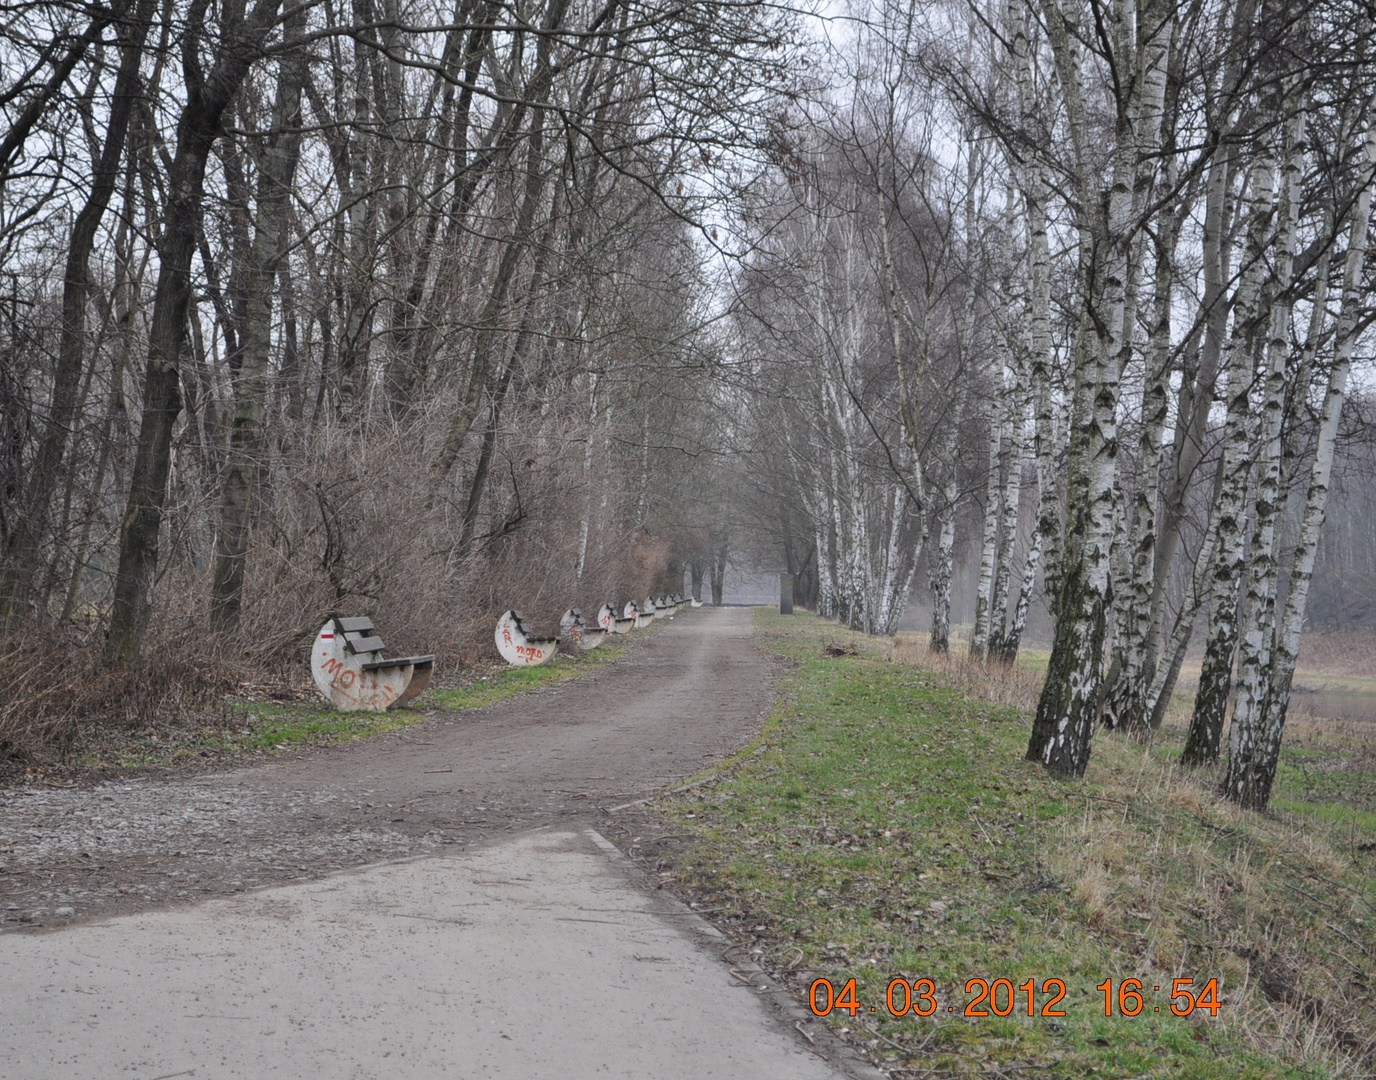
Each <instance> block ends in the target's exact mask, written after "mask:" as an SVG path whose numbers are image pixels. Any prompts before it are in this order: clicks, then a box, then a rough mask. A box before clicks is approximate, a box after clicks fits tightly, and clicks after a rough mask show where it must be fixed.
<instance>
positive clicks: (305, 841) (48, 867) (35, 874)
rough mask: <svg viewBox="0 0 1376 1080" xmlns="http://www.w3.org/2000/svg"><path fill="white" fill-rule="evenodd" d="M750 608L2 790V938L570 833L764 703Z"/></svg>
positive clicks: (707, 749) (735, 737)
mask: <svg viewBox="0 0 1376 1080" xmlns="http://www.w3.org/2000/svg"><path fill="white" fill-rule="evenodd" d="M773 686H774V679H773V673H772V671H771V668H770V664H769V661H768V660H766V658H765V657H764V656H763V655H762V654H761V653H759V652H758V651H757V650H756V649H755V648H754V646H753V645H752V643H751V629H750V613H749V611H748V610H745V609H731V608H726V609H719V610H711V609H706V608H704V609H702V610H699V611H693V612H685V613H684V614H682V615H680V616H679V617H678V618H677V619H675V620H674V622H673V623H671V624H670V625H669V626H667V627H665V628H664V629H662V630H660V631H658V632H656V633H654V634H650V635H646V636H645V637H643V638H639V639H636V638H634V637H633V638H632V641H631V648H630V650H629V651H628V653H627V655H626V656H624V657H622V658H620V659H618V660H616V661H615V662H613V663H611V664H608V665H606V666H604V667H599V668H598V669H597V670H595V671H593V672H590V673H589V674H588V675H586V676H584V677H583V678H581V679H579V680H576V681H574V682H572V683H566V684H564V685H562V686H558V687H554V688H551V689H548V690H543V691H534V692H531V693H527V694H524V695H522V696H520V697H518V698H513V699H510V700H508V701H506V702H502V703H501V704H498V705H495V706H492V707H490V708H487V709H483V710H473V711H464V712H460V713H435V714H433V715H432V716H431V717H430V718H428V719H427V720H426V721H424V722H423V723H421V724H418V725H416V726H414V727H410V728H407V729H405V730H403V731H399V732H395V733H392V734H390V735H383V736H378V737H375V738H373V739H369V740H367V741H364V742H360V743H353V744H349V745H346V746H340V747H330V748H323V749H318V750H311V751H305V752H302V753H298V754H294V755H291V756H288V757H283V758H280V759H275V760H273V761H272V762H270V763H266V764H262V765H258V766H254V767H250V768H240V769H236V770H234V771H231V772H226V773H220V774H211V775H199V776H193V777H184V778H170V779H167V778H148V779H141V780H136V781H131V782H127V783H108V784H104V785H102V786H100V787H96V788H93V789H92V788H84V789H83V788H55V787H46V786H43V785H41V784H29V785H25V786H21V787H15V788H8V789H0V909H2V910H0V919H2V920H3V921H0V931H9V932H15V931H18V932H29V933H33V932H38V931H42V930H51V929H53V928H56V927H61V926H68V925H72V924H74V923H77V922H80V921H82V920H85V919H90V918H94V917H103V916H108V915H112V914H121V913H127V912H132V911H142V910H148V909H151V908H159V907H164V906H167V905H177V904H187V903H192V902H196V901H200V900H204V899H206V898H209V897H213V896H224V895H231V894H234V893H238V892H241V891H244V890H250V889H255V888H260V887H262V886H264V885H269V884H281V883H286V882H303V881H310V880H315V879H319V878H321V877H323V876H325V875H327V874H331V873H333V872H336V871H338V870H341V869H345V868H350V867H358V866H363V865H367V864H371V863H377V862H381V861H384V860H390V859H396V858H399V857H404V856H411V855H420V854H425V853H432V852H436V851H453V850H471V849H473V848H475V847H476V846H479V845H484V844H489V843H492V842H494V841H496V840H499V839H503V838H506V837H509V836H510V835H512V834H513V833H516V832H521V831H524V830H528V829H531V828H535V827H539V826H552V825H573V826H576V825H577V824H578V823H580V822H585V821H587V820H590V819H592V818H593V817H594V816H596V811H597V808H599V807H604V806H609V805H614V804H616V803H622V802H628V801H631V800H633V799H635V798H638V797H641V796H643V795H646V794H649V793H651V792H653V791H656V790H660V789H662V788H663V787H664V786H665V785H668V784H672V783H673V782H675V781H678V780H681V779H682V778H683V777H685V776H690V775H692V774H693V773H695V772H697V771H698V770H699V769H701V768H702V767H703V766H704V765H705V764H707V763H709V762H711V761H715V760H719V759H720V758H721V757H723V756H725V755H726V754H728V753H730V752H731V751H732V750H733V749H735V748H736V747H738V746H740V745H741V744H742V743H744V742H745V741H747V740H748V739H749V738H750V737H751V735H752V734H753V733H754V732H755V731H757V730H758V728H759V724H760V722H761V720H762V717H763V715H764V714H765V712H766V711H767V710H768V709H769V708H770V706H771V704H772V702H773V696H774V689H773Z"/></svg>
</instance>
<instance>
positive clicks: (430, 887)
mask: <svg viewBox="0 0 1376 1080" xmlns="http://www.w3.org/2000/svg"><path fill="white" fill-rule="evenodd" d="M636 644H637V648H636V649H634V650H633V652H632V654H631V655H630V656H628V657H626V658H625V659H623V660H621V661H618V662H617V663H616V664H613V665H611V666H610V667H608V668H606V669H602V670H599V671H597V672H596V673H594V674H593V675H592V676H590V677H589V678H588V679H586V680H582V681H579V682H576V683H572V684H568V685H566V686H564V687H561V688H558V689H556V690H553V691H549V692H547V693H546V694H543V695H538V696H537V695H532V696H529V697H526V698H522V699H519V700H517V701H511V702H507V703H504V704H503V705H501V706H498V707H495V708H493V709H490V710H485V711H484V712H482V713H476V714H466V715H451V716H437V717H435V718H433V719H432V720H430V721H428V722H427V723H426V724H424V725H421V726H419V727H417V728H413V729H409V731H408V732H406V733H404V734H402V735H399V736H396V737H391V738H389V739H387V740H385V741H376V742H369V743H363V744H358V745H356V746H350V747H347V748H342V749H339V750H332V751H328V752H325V753H316V754H312V755H309V756H307V757H305V758H302V759H300V760H295V761H290V762H282V763H277V764H274V765H273V766H271V767H267V768H260V769H254V770H239V771H237V772H234V773H230V774H225V775H221V776H213V777H200V778H195V779H191V780H176V781H170V782H167V781H163V782H158V781H146V782H143V783H138V784H130V785H120V786H117V787H114V788H105V789H97V790H96V791H87V792H75V791H61V792H57V791H54V792H40V793H37V794H30V795H22V794H14V793H11V794H10V795H7V796H6V801H5V803H4V804H3V805H0V814H3V815H4V816H3V817H0V822H3V824H2V825H0V829H3V831H0V852H4V854H0V858H2V859H4V860H5V866H6V869H5V872H4V874H2V875H0V896H5V895H13V894H14V893H13V891H11V893H9V894H6V892H5V890H6V888H7V887H8V886H10V885H11V884H12V883H14V882H16V881H17V882H19V883H20V884H21V885H22V886H24V887H25V888H26V889H27V890H28V892H27V893H26V895H25V900H26V903H27V904H35V903H42V904H45V905H47V906H45V907H35V908H33V909H32V910H24V905H16V906H15V907H16V909H17V910H18V915H15V914H14V912H13V911H12V910H9V909H10V905H9V904H7V905H6V907H7V915H8V917H9V918H10V919H12V920H14V919H18V920H20V921H18V922H11V923H10V924H8V925H10V926H11V927H12V928H16V927H17V928H21V929H25V930H27V931H28V932H27V933H24V932H21V933H10V934H6V935H4V936H0V973H3V976H2V977H0V1080H42V1078H46V1077H53V1078H58V1077H61V1078H63V1080H77V1078H82V1077H91V1078H96V1077H102V1078H103V1077H137V1078H141V1080H167V1078H171V1077H182V1076H186V1077H196V1078H198V1080H205V1078H211V1077H213V1078H220V1077H246V1078H259V1077H302V1078H307V1077H322V1078H324V1077H328V1078H335V1077H339V1078H345V1077H347V1078H355V1077H358V1078H364V1077H367V1078H372V1077H379V1078H382V1077H386V1078H388V1080H390V1078H393V1077H398V1078H407V1077H460V1078H469V1077H473V1078H489V1077H507V1078H512V1080H517V1078H520V1080H528V1078H529V1080H534V1078H542V1077H551V1078H558V1080H581V1078H583V1077H601V1076H623V1077H644V1078H654V1080H659V1078H677V1077H683V1078H685V1080H686V1078H689V1077H692V1078H698V1077H725V1078H736V1077H739V1078H747V1077H749V1078H763V1080H771V1078H775V1077H777V1078H779V1080H813V1078H817V1080H824V1078H835V1077H840V1076H844V1075H861V1074H862V1073H864V1071H865V1070H864V1069H863V1066H861V1065H859V1063H858V1062H856V1061H855V1060H854V1059H852V1058H848V1057H847V1055H845V1054H844V1053H842V1054H839V1055H838V1054H837V1053H836V1047H835V1045H834V1044H833V1043H832V1042H830V1040H828V1039H827V1038H826V1037H825V1036H824V1035H823V1033H822V1032H821V1031H820V1030H817V1029H814V1030H815V1031H816V1034H815V1038H816V1040H817V1041H816V1044H815V1046H814V1045H813V1044H812V1043H809V1042H805V1041H804V1039H803V1037H801V1036H800V1035H799V1034H797V1032H796V1031H795V1029H794V1025H795V1022H796V1018H797V1014H796V1012H795V1013H793V1014H790V1013H789V1012H788V1011H787V1009H784V1010H782V1011H781V1009H780V1006H779V999H778V998H776V997H773V996H772V995H769V994H761V993H760V992H758V991H757V990H756V989H754V988H752V987H749V986H746V985H743V984H742V983H741V981H740V980H739V979H738V978H737V977H734V976H733V975H732V973H731V971H730V970H729V968H728V967H727V965H726V964H725V963H723V962H722V960H721V959H720V958H719V954H720V952H721V945H722V944H723V943H722V942H721V941H720V939H718V940H717V941H716V942H715V944H716V948H713V947H712V946H713V944H714V942H713V940H712V935H713V934H714V932H713V931H711V930H710V928H708V927H706V926H705V925H704V924H702V923H701V922H700V921H699V920H698V919H697V918H696V917H695V916H693V915H692V914H691V913H690V912H688V911H686V910H685V909H683V908H682V907H681V906H679V905H677V904H676V903H675V902H674V901H673V900H671V899H670V898H668V897H666V896H665V894H663V893H656V892H654V891H653V890H648V889H646V888H644V887H642V882H641V881H640V879H639V876H638V872H637V871H635V870H634V869H633V868H631V867H630V866H628V865H627V864H626V863H625V862H624V861H623V860H621V859H620V858H619V857H617V856H616V855H615V852H614V849H611V847H610V845H609V844H607V842H606V841H605V840H602V838H601V837H600V836H599V835H598V834H597V833H596V832H594V831H593V830H592V829H591V828H590V827H589V824H588V820H589V818H590V815H589V813H588V808H589V806H590V804H597V803H601V804H603V805H605V804H606V803H608V802H612V801H616V800H621V801H625V800H627V799H630V798H634V797H636V796H637V795H643V794H645V793H647V792H648V791H651V790H655V789H656V788H657V787H659V786H662V785H663V784H664V783H666V782H672V781H673V780H677V779H681V778H682V777H683V776H685V775H688V774H690V773H691V772H692V771H694V770H696V769H697V768H698V767H699V766H700V764H701V763H702V761H703V760H704V759H705V758H708V757H717V756H720V755H721V754H723V753H725V752H728V751H729V750H730V749H731V748H733V747H734V746H737V745H739V744H740V743H741V742H744V741H745V740H746V739H748V738H749V737H750V735H751V734H752V733H753V732H754V730H756V729H757V727H758V723H759V719H760V716H761V715H762V713H763V711H764V710H765V709H767V708H768V706H769V703H770V701H771V700H772V679H771V678H770V673H769V670H768V667H767V664H766V663H765V662H764V660H763V659H762V658H761V657H760V656H759V655H758V654H757V653H756V652H755V651H754V649H753V648H752V647H751V645H750V642H749V616H748V613H747V612H739V611H730V610H727V611H718V612H708V611H703V612H698V613H694V615H693V616H691V617H689V618H686V619H685V618H680V619H679V620H676V625H671V626H670V627H667V628H665V629H664V630H663V631H661V632H660V633H658V634H655V635H652V636H648V637H646V638H645V639H643V640H642V641H641V642H639V643H636ZM439 769H446V770H451V771H446V772H437V771H431V770H439ZM467 822H475V823H477V824H475V825H469V824H465V823H467ZM478 826H482V827H481V828H480V827H478ZM261 846H267V847H269V848H270V849H271V854H270V855H268V856H263V855H261V853H257V854H256V853H255V849H256V848H258V847H261ZM226 849H227V850H226ZM350 849H352V850H350ZM388 854H390V855H398V854H400V855H403V856H410V857H406V858H401V859H394V860H392V861H387V862H379V861H378V859H379V857H380V856H382V855H388ZM44 855H46V856H47V858H48V860H49V861H50V862H51V863H52V864H53V865H56V866H58V867H62V866H66V865H67V864H68V863H69V862H70V863H72V864H74V865H75V866H76V867H77V869H73V870H70V871H62V870H58V871H55V872H53V873H51V874H50V875H49V877H48V878H47V879H46V884H47V885H48V887H47V888H40V887H39V886H40V885H42V884H44V880H45V879H44V878H43V877H42V871H41V864H42V862H43V856H44ZM296 860H300V861H299V862H298V861H296ZM350 860H351V861H352V862H353V863H355V864H357V863H371V865H365V866H363V867H362V868H357V867H356V868H352V869H349V868H345V869H340V867H341V866H344V865H346V864H347V863H348V862H349V861H350ZM83 862H86V863H87V864H88V865H93V866H96V867H99V869H97V870H86V871H82V870H81V869H80V867H81V864H82V863H83ZM288 864H290V865H288ZM274 868H276V869H280V870H281V871H282V872H283V873H284V874H285V876H288V877H291V876H295V877H296V878H297V879H298V880H296V881H295V882H294V883H291V884H275V885H271V886H268V887H261V886H260V887H257V888H255V887H253V884H254V882H255V881H261V880H262V879H263V878H268V879H271V878H272V875H273V873H274ZM172 874H176V875H178V876H176V877H170V876H169V875H172ZM93 876H94V877H96V878H98V879H99V881H98V883H95V884H93V883H92V880H91V879H92V877H93ZM278 880H280V877H279V879H278ZM119 881H127V882H131V883H132V885H131V886H128V887H126V888H125V891H123V892H114V893H110V892H109V886H110V885H111V884H112V883H115V882H119ZM169 885H171V886H176V885H184V886H189V887H188V888H181V889H178V888H170V887H169ZM83 889H84V890H85V892H84V893H83V892H82V890H83ZM193 890H199V895H196V894H193ZM179 893H180V894H181V895H180V896H179V895H178V894H179ZM193 901H196V902H193ZM78 905H80V907H79V908H78ZM59 908H61V909H62V910H63V914H62V915H61V916H57V915H55V914H54V913H55V912H56V911H57V910H58V909H59ZM68 908H71V909H72V911H71V913H70V914H68V913H67V910H66V909H68ZM121 912H124V913H121ZM23 920H27V921H23ZM54 927H60V928H57V929H54ZM42 928H47V929H46V930H45V929H42ZM757 981H758V980H757ZM818 1027H819V1026H818ZM819 1049H820V1050H822V1051H825V1052H826V1053H827V1055H828V1057H829V1058H830V1059H831V1060H830V1061H824V1060H822V1058H821V1057H819V1056H818V1054H817V1053H816V1052H815V1051H816V1050H819Z"/></svg>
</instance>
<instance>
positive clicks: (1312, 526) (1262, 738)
mask: <svg viewBox="0 0 1376 1080" xmlns="http://www.w3.org/2000/svg"><path fill="white" fill-rule="evenodd" d="M1365 151H1366V152H1365V158H1366V161H1365V166H1366V167H1365V170H1364V172H1365V176H1364V178H1363V179H1364V182H1363V183H1362V186H1361V189H1360V193H1359V195H1358V198H1357V200H1356V202H1355V203H1354V205H1353V208H1352V217H1351V224H1350V226H1349V234H1348V235H1349V239H1348V247H1347V262H1346V266H1345V267H1344V270H1343V296H1342V309H1341V312H1340V314H1339V317H1338V328H1337V334H1336V336H1335V339H1334V345H1333V347H1334V357H1333V367H1332V369H1331V370H1330V372H1329V376H1328V389H1327V392H1326V393H1325V395H1324V409H1323V419H1322V422H1321V424H1320V427H1319V438H1318V445H1317V447H1316V448H1315V454H1314V464H1313V467H1312V469H1311V470H1310V476H1309V491H1308V494H1307V496H1306V498H1305V507H1304V518H1303V521H1302V522H1301V525H1300V536H1299V540H1298V542H1297V543H1296V547H1295V564H1294V567H1293V568H1292V570H1291V572H1290V590H1289V593H1288V595H1287V597H1286V601H1285V608H1284V611H1283V612H1282V615H1281V619H1280V625H1279V628H1278V633H1277V635H1276V649H1275V657H1274V659H1273V661H1272V668H1271V679H1270V683H1269V686H1268V688H1267V697H1266V703H1265V707H1264V708H1263V709H1262V710H1261V711H1260V714H1259V715H1258V714H1252V715H1250V716H1248V717H1247V718H1244V719H1243V720H1242V721H1241V722H1239V721H1238V720H1236V719H1235V720H1234V722H1233V730H1232V732H1230V737H1229V742H1228V768H1227V772H1226V773H1225V775H1224V778H1223V793H1224V795H1226V796H1227V797H1228V798H1229V799H1231V800H1232V801H1233V802H1236V803H1238V804H1239V805H1241V806H1243V807H1246V808H1249V809H1254V810H1264V809H1265V808H1266V805H1267V804H1268V803H1269V802H1270V799H1271V787H1272V785H1273V784H1274V783H1275V778H1276V767H1277V765H1278V764H1279V761H1280V746H1281V739H1282V737H1283V735H1284V733H1285V716H1286V711H1287V708H1288V706H1289V701H1290V685H1291V681H1292V679H1293V678H1294V674H1295V661H1296V659H1297V658H1298V656H1299V646H1300V632H1301V630H1302V629H1303V627H1304V612H1305V607H1306V605H1307V603H1308V600H1309V584H1310V581H1311V580H1312V578H1313V575H1314V561H1315V557H1316V556H1317V554H1318V545H1319V536H1320V532H1321V530H1322V528H1323V519H1324V510H1325V507H1326V505H1327V501H1328V484H1329V480H1330V478H1331V475H1332V470H1333V451H1334V447H1335V445H1336V443H1337V437H1338V426H1339V421H1340V420H1341V418H1342V408H1343V401H1344V398H1345V395H1346V392H1347V380H1348V375H1349V373H1350V372H1351V369H1352V355H1353V352H1354V351H1355V348H1356V338H1357V326H1358V323H1359V319H1360V314H1361V309H1362V307H1363V286H1362V272H1363V269H1364V266H1365V261H1366V250H1367V236H1368V230H1369V227H1370V221H1371V198H1372V183H1373V178H1376V127H1373V128H1369V129H1368V130H1367V134H1366V146H1365Z"/></svg>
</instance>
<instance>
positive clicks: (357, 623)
mask: <svg viewBox="0 0 1376 1080" xmlns="http://www.w3.org/2000/svg"><path fill="white" fill-rule="evenodd" d="M335 622H337V623H338V624H339V630H340V632H341V633H344V634H353V633H357V632H359V631H361V630H372V629H373V620H372V619H370V618H368V616H366V615H357V616H355V617H354V618H352V619H335Z"/></svg>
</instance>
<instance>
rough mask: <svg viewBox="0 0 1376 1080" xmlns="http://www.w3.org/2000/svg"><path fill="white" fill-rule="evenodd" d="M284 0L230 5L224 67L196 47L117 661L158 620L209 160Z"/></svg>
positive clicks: (162, 251) (200, 12)
mask: <svg viewBox="0 0 1376 1080" xmlns="http://www.w3.org/2000/svg"><path fill="white" fill-rule="evenodd" d="M277 4H278V0H258V2H257V4H256V5H255V7H254V9H253V12H252V13H251V14H250V15H249V16H248V17H247V18H244V16H243V14H242V10H241V11H240V13H239V16H238V18H232V16H230V15H229V14H228V13H222V15H221V19H222V22H221V25H222V26H223V27H224V29H223V31H222V32H223V35H224V36H223V39H222V43H221V46H220V50H219V56H218V57H217V59H216V62H215V66H214V68H213V69H212V70H211V72H210V74H209V75H208V76H206V77H205V78H204V79H202V77H201V72H200V70H199V67H198V66H197V60H196V57H195V42H194V41H193V42H190V43H188V45H187V47H186V54H185V57H186V60H185V65H184V66H185V68H186V72H185V75H186V82H187V88H188V94H187V101H186V104H185V105H184V106H183V108H182V113H181V117H180V119H179V121H178V124H177V151H176V156H175V157H174V158H173V161H172V167H171V170H170V174H169V176H168V183H167V203H166V207H165V209H164V213H163V221H162V224H163V231H162V240H161V244H160V245H159V258H160V265H159V267H158V284H157V288H156V290H155V292H154V295H153V321H152V326H151V329H150V332H149V340H148V365H147V369H146V371H145V375H144V393H143V420H142V424H141V425H140V427H139V437H138V445H137V448H136V450H135V455H134V469H133V474H132V476H131V477H130V484H129V500H128V504H127V506H126V508H125V512H124V518H123V521H122V523H121V526H120V542H119V568H118V570H117V571H116V575H115V594H114V607H113V610H112V612H111V617H110V636H109V639H108V641H107V643H106V654H107V656H108V657H109V659H110V660H112V661H114V662H117V663H128V662H130V661H132V660H134V659H136V658H137V656H138V655H139V650H140V649H141V647H142V645H143V638H144V635H145V633H146V632H147V629H148V619H149V615H150V612H151V592H152V588H153V577H154V574H155V573H156V571H157V566H158V533H159V531H160V529H161V527H162V511H163V506H164V504H165V502H166V500H167V477H168V471H169V468H170V465H171V451H172V433H173V429H174V426H175V424H176V422H177V416H178V415H179V414H180V412H181V404H182V403H181V391H180V386H179V383H180V364H181V355H182V350H183V348H184V346H185V343H186V328H187V314H188V310H189V308H190V306H191V260H192V256H193V255H194V253H195V250H196V239H197V235H198V233H199V231H200V220H201V202H202V197H203V190H204V183H205V166H206V159H207V158H208V157H209V156H210V150H211V147H212V146H213V145H214V143H215V140H216V138H218V137H219V134H220V121H221V118H222V117H223V115H224V111H225V108H226V107H227V106H228V104H229V102H230V99H231V98H232V97H233V96H234V94H235V93H236V92H237V91H238V89H239V86H240V84H241V83H242V82H243V80H244V77H245V75H247V74H248V69H249V66H250V64H251V63H252V62H253V60H254V59H255V58H256V57H257V56H258V54H259V51H260V48H261V46H262V42H263V39H264V38H265V37H266V36H267V33H268V30H269V29H270V27H271V24H272V22H273V21H274V19H275V17H276V12H277ZM192 15H193V17H192V18H191V19H190V20H189V23H188V25H189V26H191V27H192V34H193V37H194V34H195V31H196V30H197V29H198V28H199V20H201V19H202V18H203V17H204V15H205V7H204V5H203V4H197V5H196V6H195V10H193V12H192Z"/></svg>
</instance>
